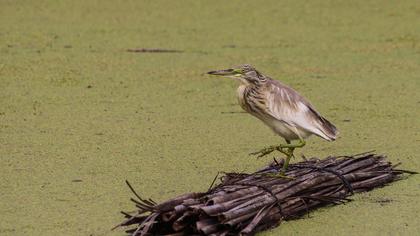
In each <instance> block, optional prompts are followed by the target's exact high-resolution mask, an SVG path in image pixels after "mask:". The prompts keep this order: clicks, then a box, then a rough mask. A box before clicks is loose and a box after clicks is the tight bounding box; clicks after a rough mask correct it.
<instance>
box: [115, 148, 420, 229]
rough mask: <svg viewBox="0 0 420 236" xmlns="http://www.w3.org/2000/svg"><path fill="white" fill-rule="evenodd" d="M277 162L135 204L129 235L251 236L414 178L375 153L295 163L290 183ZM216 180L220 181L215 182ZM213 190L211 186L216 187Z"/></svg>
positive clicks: (129, 217) (129, 215)
mask: <svg viewBox="0 0 420 236" xmlns="http://www.w3.org/2000/svg"><path fill="white" fill-rule="evenodd" d="M281 165H282V163H278V162H276V161H274V162H273V163H272V164H270V165H269V166H267V167H265V168H264V169H262V170H260V171H257V172H255V173H252V174H243V173H225V174H223V176H222V177H221V178H220V180H221V181H220V182H221V183H220V184H218V185H217V186H214V187H210V189H209V190H208V191H207V192H203V193H187V194H184V195H181V196H178V197H175V198H173V199H170V200H168V201H165V202H162V203H160V204H157V203H155V202H154V201H153V200H151V199H148V200H147V199H142V198H141V197H140V196H139V195H138V194H137V193H136V192H135V191H134V189H133V188H132V187H131V185H130V184H129V183H128V182H127V184H128V186H129V187H130V189H131V190H132V191H133V193H134V194H135V195H136V198H137V199H134V198H132V199H131V201H133V202H134V203H135V205H136V207H137V210H136V211H134V212H132V213H127V212H122V214H124V216H125V217H126V220H125V221H123V222H122V223H121V224H119V225H118V226H116V228H117V227H122V226H126V227H128V229H127V230H126V232H127V233H128V234H130V235H253V234H255V233H256V232H258V231H262V230H265V229H268V228H272V227H275V226H277V225H279V224H280V222H281V221H282V220H289V219H294V218H297V217H299V216H302V215H304V214H305V213H307V212H308V211H309V210H311V209H314V208H316V207H320V206H323V205H328V204H340V203H344V202H347V201H349V199H348V198H347V197H348V196H350V195H351V194H352V193H353V192H363V191H368V190H371V189H373V188H376V187H380V186H384V185H385V184H387V183H390V182H392V181H394V180H397V179H399V178H400V177H401V174H402V173H414V172H409V171H403V170H398V169H395V167H396V165H394V166H393V165H392V164H391V163H390V162H388V161H386V158H385V157H384V156H381V155H376V154H373V153H363V154H358V155H356V156H340V157H328V158H325V159H317V158H311V159H309V160H305V161H303V162H299V163H296V164H291V165H290V166H289V169H288V170H287V172H286V175H287V176H288V177H289V178H279V177H274V176H273V174H274V173H278V171H279V169H280V168H281ZM215 179H216V178H215ZM212 185H213V184H212Z"/></svg>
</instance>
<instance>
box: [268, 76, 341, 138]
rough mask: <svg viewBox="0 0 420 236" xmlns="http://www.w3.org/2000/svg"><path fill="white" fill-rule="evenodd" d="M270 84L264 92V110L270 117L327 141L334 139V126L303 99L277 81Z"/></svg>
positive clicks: (335, 132) (335, 131) (335, 130)
mask: <svg viewBox="0 0 420 236" xmlns="http://www.w3.org/2000/svg"><path fill="white" fill-rule="evenodd" d="M271 82H272V83H269V84H268V86H269V87H268V88H267V90H266V91H267V93H266V108H267V111H268V112H269V114H270V115H271V116H272V117H274V118H276V119H277V120H281V121H283V122H285V123H287V124H289V125H291V126H292V127H293V126H294V127H297V128H301V129H304V130H306V131H309V132H311V133H314V134H316V135H318V136H320V137H322V138H324V139H326V140H329V141H331V140H334V139H335V138H336V135H337V129H336V128H335V126H334V125H333V124H331V123H330V122H329V121H328V120H327V119H325V118H324V117H322V116H321V115H320V114H319V113H318V112H317V111H316V110H315V108H314V107H313V106H312V105H311V104H310V103H309V102H308V101H307V100H306V99H305V98H304V97H302V96H300V95H299V94H298V93H297V92H296V91H295V90H293V89H292V88H290V87H287V86H286V85H283V84H281V83H280V82H278V81H274V80H273V81H271Z"/></svg>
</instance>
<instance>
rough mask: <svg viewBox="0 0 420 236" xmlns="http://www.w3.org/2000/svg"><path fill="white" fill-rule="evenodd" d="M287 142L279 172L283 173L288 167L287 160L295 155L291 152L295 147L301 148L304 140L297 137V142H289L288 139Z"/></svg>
mask: <svg viewBox="0 0 420 236" xmlns="http://www.w3.org/2000/svg"><path fill="white" fill-rule="evenodd" d="M286 142H287V154H286V160H285V161H284V164H283V167H282V168H281V172H280V174H282V175H284V174H285V173H286V170H287V167H289V162H290V159H291V158H292V157H295V155H294V154H293V152H294V151H295V148H301V147H303V146H305V144H306V142H305V140H303V139H299V142H298V143H296V144H291V143H290V141H289V140H286Z"/></svg>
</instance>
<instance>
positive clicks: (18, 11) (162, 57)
mask: <svg viewBox="0 0 420 236" xmlns="http://www.w3.org/2000/svg"><path fill="white" fill-rule="evenodd" d="M416 3H417V2H416V1H404V2H398V3H397V2H390V1H387V2H383V1H369V2H366V1H351V2H350V1H310V2H303V1H265V2H263V3H262V2H256V1H255V2H254V1H229V2H227V1H212V2H210V1H209V2H203V1H182V2H181V1H179V2H175V1H124V2H120V3H115V2H114V1H107V2H104V1H88V2H85V1H36V2H35V1H1V2H0V29H1V31H0V145H1V148H0V179H1V181H0V199H1V200H0V219H1V220H0V234H1V235H21V234H30V235H121V231H114V232H110V231H109V229H110V228H111V227H112V226H113V225H115V224H116V223H118V222H119V221H120V220H121V216H120V215H119V210H122V209H130V208H131V207H132V206H131V204H130V203H129V202H128V201H127V200H128V197H129V196H130V194H131V193H130V191H129V190H128V188H127V187H126V186H125V185H124V180H125V179H128V180H130V181H131V182H132V183H133V185H134V186H135V188H136V190H137V191H138V192H139V193H141V194H143V195H144V196H147V197H151V198H153V199H154V200H156V201H161V200H165V199H167V198H169V197H172V196H174V195H177V194H180V193H184V192H187V191H203V190H206V188H207V187H208V185H209V184H210V182H211V181H212V179H213V177H214V176H215V174H216V173H217V172H218V171H253V170H255V169H258V168H259V167H261V166H262V165H264V164H265V163H267V162H268V161H269V159H270V158H266V159H259V160H255V159H253V158H251V157H248V156H247V153H249V152H252V151H255V150H258V149H260V148H262V147H264V146H267V145H271V144H275V143H276V142H280V141H281V140H280V139H279V138H278V137H276V136H275V135H274V134H272V132H271V131H270V130H269V129H268V128H266V127H264V125H263V124H262V123H261V122H259V121H257V120H256V119H254V118H253V117H251V116H249V115H247V114H243V113H229V112H236V111H240V108H239V106H237V105H236V98H235V89H236V83H235V82H234V81H229V80H222V79H216V78H212V77H208V76H206V75H204V72H206V71H209V70H213V69H219V68H226V67H228V66H231V65H235V64H241V63H251V64H253V65H255V66H256V67H257V68H259V69H260V70H261V71H263V72H264V73H266V74H268V75H270V76H272V77H274V78H277V79H280V80H282V81H283V82H285V83H287V84H289V85H291V86H293V87H294V88H296V89H297V90H299V91H300V92H301V93H302V94H304V95H305V96H306V97H307V98H309V99H310V100H311V101H312V103H313V104H314V105H315V106H316V107H317V108H318V109H319V110H320V111H321V113H322V114H324V115H325V116H326V117H327V118H329V119H330V120H331V121H333V122H334V123H335V124H336V125H337V127H338V128H339V129H340V132H341V136H340V138H339V139H338V140H337V141H336V142H333V143H328V142H325V141H322V140H320V139H319V138H312V139H309V140H308V145H307V146H306V147H305V148H304V149H303V150H302V152H303V153H304V154H305V155H307V156H327V155H330V154H338V155H339V154H351V153H358V152H363V151H367V150H371V149H375V150H377V151H378V152H380V153H386V154H388V156H389V159H390V160H391V161H392V162H402V165H401V168H405V169H410V170H419V169H420V159H419V158H418V153H419V151H420V149H419V146H418V145H419V142H420V132H419V131H420V122H419V119H418V117H419V116H420V109H419V108H420V77H419V75H420V28H419V27H418V24H416V22H417V21H418V18H419V17H420V8H419V7H418V5H417V4H416ZM136 47H140V48H169V49H179V50H185V52H184V53H172V54H169V53H168V54H137V53H129V52H126V49H128V48H136ZM418 183H419V177H418V176H414V177H411V178H408V179H406V180H404V181H400V182H397V183H395V184H392V185H390V186H388V187H386V188H382V189H378V190H375V191H372V192H369V193H365V194H359V195H356V196H354V199H355V200H356V201H354V202H351V203H349V204H346V205H341V206H336V207H331V208H325V209H320V210H317V211H316V212H313V213H311V214H310V216H311V217H310V218H304V219H301V220H296V221H291V222H286V223H284V224H282V226H281V227H279V228H277V229H274V230H272V231H268V232H265V233H262V234H261V235H279V234H285V235H325V234H327V235H328V234H335V235H349V234H359V235H380V234H381V235H382V234H388V235H395V234H401V235H416V234H418V233H419V232H420V226H419V225H418V223H417V221H418V215H419V213H420V206H419V205H418V204H416V202H417V201H418V198H419V194H420V185H419V184H418ZM383 199H390V200H389V201H383Z"/></svg>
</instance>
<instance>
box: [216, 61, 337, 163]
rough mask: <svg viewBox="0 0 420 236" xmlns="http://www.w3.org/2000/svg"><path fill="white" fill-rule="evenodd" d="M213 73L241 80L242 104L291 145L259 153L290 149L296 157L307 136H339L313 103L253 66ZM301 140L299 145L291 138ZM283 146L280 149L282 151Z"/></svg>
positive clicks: (242, 66) (328, 138)
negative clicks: (292, 143)
mask: <svg viewBox="0 0 420 236" xmlns="http://www.w3.org/2000/svg"><path fill="white" fill-rule="evenodd" d="M209 74H211V75H221V76H226V77H231V78H234V79H236V80H239V81H240V82H241V84H240V86H239V87H238V90H237V95H238V100H239V104H240V105H241V107H242V108H243V109H244V110H245V111H247V112H248V113H250V114H251V115H253V116H255V117H257V118H258V119H260V120H261V121H263V122H264V123H265V124H266V125H267V126H269V127H270V128H271V129H272V130H273V131H274V132H275V133H276V134H278V135H280V136H281V137H283V138H284V139H285V140H286V142H287V143H288V144H289V145H280V146H278V147H276V148H275V147H271V148H270V149H269V150H263V151H260V152H258V153H262V155H266V154H267V153H270V152H272V151H274V150H279V151H281V152H283V153H285V152H284V151H283V148H288V149H289V152H286V153H291V154H290V156H293V150H294V148H296V147H302V146H303V145H304V144H305V142H304V139H305V138H307V137H309V136H310V135H312V134H315V135H317V136H319V137H321V138H323V139H325V140H328V141H333V140H335V139H336V138H337V134H338V131H337V128H336V127H335V126H334V125H333V124H332V123H331V122H329V121H328V120H327V119H325V118H324V117H323V116H321V114H320V113H319V112H317V111H316V110H315V108H314V107H313V106H312V105H311V103H310V102H309V101H308V100H306V99H305V98H304V97H303V96H301V95H300V94H299V93H298V92H296V91H295V90H294V89H292V88H290V87H288V86H287V85H284V84H283V83H281V82H279V81H277V80H273V79H271V78H270V77H268V76H265V75H263V74H262V73H260V72H259V71H257V70H256V69H255V68H254V67H252V66H250V65H241V66H239V67H237V68H233V69H227V70H218V71H211V72H209ZM292 140H299V141H300V144H299V145H291V144H290V141H292ZM280 149H281V150H280Z"/></svg>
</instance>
